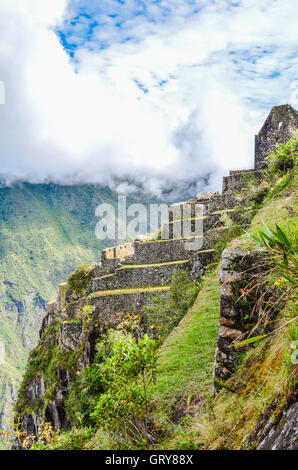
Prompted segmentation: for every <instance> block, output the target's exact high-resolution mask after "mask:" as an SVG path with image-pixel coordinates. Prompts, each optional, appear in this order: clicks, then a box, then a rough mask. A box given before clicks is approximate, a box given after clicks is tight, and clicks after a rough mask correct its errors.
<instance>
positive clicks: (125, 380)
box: [91, 335, 157, 443]
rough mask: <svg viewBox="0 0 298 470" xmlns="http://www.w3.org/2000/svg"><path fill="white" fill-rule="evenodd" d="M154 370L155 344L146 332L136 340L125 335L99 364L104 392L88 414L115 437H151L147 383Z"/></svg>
mask: <svg viewBox="0 0 298 470" xmlns="http://www.w3.org/2000/svg"><path fill="white" fill-rule="evenodd" d="M156 371H157V352H156V343H155V341H154V340H153V339H152V338H150V337H149V336H148V335H145V336H144V338H142V339H140V340H139V342H136V340H135V339H134V338H132V337H129V336H126V337H123V338H121V339H120V340H118V341H116V343H115V344H114V346H113V348H112V355H111V356H110V357H109V358H108V359H106V360H105V362H104V363H103V364H102V365H101V366H100V376H101V383H102V386H103V389H104V393H103V394H102V395H101V396H100V397H99V400H98V402H97V404H96V406H95V410H94V412H93V413H92V415H91V416H92V418H94V419H95V420H96V423H97V424H98V425H99V426H100V427H102V428H103V429H105V430H106V431H108V432H111V433H112V434H113V435H114V437H116V438H118V440H119V439H120V440H125V441H127V440H132V441H133V442H134V443H136V442H139V441H140V440H145V442H148V441H150V440H151V439H152V437H151V436H150V434H149V433H148V418H149V396H148V385H149V383H150V381H152V380H154V379H155V376H156Z"/></svg>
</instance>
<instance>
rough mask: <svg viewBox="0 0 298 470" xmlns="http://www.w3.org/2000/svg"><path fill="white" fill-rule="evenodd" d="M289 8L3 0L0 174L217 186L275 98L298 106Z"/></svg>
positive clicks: (244, 154) (246, 155)
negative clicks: (3, 97) (2, 102)
mask: <svg viewBox="0 0 298 470" xmlns="http://www.w3.org/2000/svg"><path fill="white" fill-rule="evenodd" d="M294 7H295V5H294V1H293V0H275V1H272V0H267V1H266V0H265V1H263V2H258V1H256V0H243V1H238V2H230V1H225V0H215V1H204V0H203V1H195V0H194V1H191V2H190V1H187V0H171V1H169V0H163V1H156V0H154V1H153V0H148V1H146V2H140V1H136V0H128V1H125V2H124V1H121V2H120V1H116V0H101V1H90V0H80V1H76V0H75V1H67V0H51V1H43V2H41V1H40V0H9V2H7V0H0V81H2V82H3V83H4V85H5V104H4V105H0V174H1V175H2V179H3V178H4V177H5V178H6V179H7V181H13V180H15V179H25V180H28V181H31V182H42V181H49V180H52V181H56V182H60V183H61V182H64V183H68V182H88V183H104V184H106V183H108V184H111V185H112V184H113V181H115V180H119V179H120V180H125V179H127V178H129V181H130V183H129V184H125V183H124V184H123V183H122V185H121V190H122V191H125V190H126V191H128V190H131V189H133V188H134V185H133V184H132V183H131V181H135V182H137V183H138V184H141V185H143V186H144V188H145V189H147V190H148V191H152V192H154V193H158V192H159V191H160V189H161V188H162V187H163V186H165V184H169V185H175V184H179V183H181V184H182V183H183V184H185V183H187V182H192V183H193V182H197V189H198V190H200V189H202V188H203V187H206V186H207V187H208V188H211V189H219V185H220V181H221V176H222V174H223V173H225V172H226V171H227V170H229V169H232V168H234V169H236V168H249V167H251V166H252V165H253V135H254V134H255V133H256V132H258V130H259V128H260V126H261V124H262V122H263V120H264V119H265V118H266V116H267V113H268V112H269V110H270V108H271V106H272V105H275V104H281V103H287V102H290V103H291V104H293V105H297V89H298V86H297V85H298V82H297V62H298V60H297V54H296V53H297V48H296V44H297V32H296V24H295V23H296V21H295V15H294V14H293V13H294V10H295V8H294ZM295 48H296V50H295ZM129 188H130V189H129Z"/></svg>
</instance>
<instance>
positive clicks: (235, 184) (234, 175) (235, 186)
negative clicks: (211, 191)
mask: <svg viewBox="0 0 298 470" xmlns="http://www.w3.org/2000/svg"><path fill="white" fill-rule="evenodd" d="M246 175H251V176H253V177H254V178H256V179H257V180H261V179H262V174H261V172H260V171H256V170H242V171H230V175H229V176H224V177H223V186H222V192H223V193H226V192H227V191H231V192H235V191H240V190H241V189H243V185H244V181H243V177H244V178H245V176H246Z"/></svg>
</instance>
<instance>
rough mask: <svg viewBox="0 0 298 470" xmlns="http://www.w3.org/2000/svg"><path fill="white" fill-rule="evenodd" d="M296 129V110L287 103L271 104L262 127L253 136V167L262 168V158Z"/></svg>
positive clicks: (297, 124)
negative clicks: (271, 106)
mask: <svg viewBox="0 0 298 470" xmlns="http://www.w3.org/2000/svg"><path fill="white" fill-rule="evenodd" d="M297 129H298V112H297V110H296V109H294V108H293V107H292V106H291V105H289V104H282V105H280V106H273V108H272V109H271V111H270V113H269V115H268V117H267V119H266V121H265V122H264V124H263V127H262V129H261V130H260V132H259V133H258V135H256V136H255V169H257V170H259V169H262V168H264V166H265V161H264V158H265V157H266V156H267V155H268V154H269V153H270V152H271V151H272V150H274V149H275V148H276V147H277V146H278V144H281V143H285V142H287V141H288V140H289V139H290V138H291V137H292V136H293V135H294V133H295V131H296V130H297Z"/></svg>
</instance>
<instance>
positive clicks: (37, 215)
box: [0, 183, 136, 428]
mask: <svg viewBox="0 0 298 470" xmlns="http://www.w3.org/2000/svg"><path fill="white" fill-rule="evenodd" d="M101 202H105V203H110V204H112V205H113V206H114V207H116V204H117V193H115V192H113V191H111V190H110V189H109V188H107V187H102V186H98V185H74V186H59V185H55V184H28V183H18V184H14V185H12V186H10V187H3V186H2V187H1V186H0V340H1V341H3V342H4V343H5V348H6V361H5V364H4V365H1V366H0V402H1V406H0V428H1V427H4V426H7V425H8V424H9V420H10V419H11V418H12V401H13V400H14V399H15V396H16V391H17V385H18V383H19V381H20V379H21V375H22V373H23V372H24V369H25V364H26V360H27V352H28V350H30V349H32V348H33V347H34V346H35V345H36V343H37V339H38V331H39V328H40V324H41V320H42V318H43V317H44V315H45V305H46V302H48V301H50V300H52V298H54V297H56V290H57V285H58V284H59V283H60V282H62V281H63V280H64V279H65V278H66V277H67V276H68V275H69V274H70V273H71V272H72V271H73V270H74V268H75V267H76V266H77V265H78V264H80V263H88V264H91V263H94V262H96V261H99V258H100V251H101V249H102V248H104V247H105V246H110V245H112V244H113V241H111V240H106V241H100V240H98V239H97V238H96V237H95V226H96V223H97V221H98V220H97V219H96V217H95V208H96V206H97V205H98V204H100V203H101ZM129 202H136V200H135V199H133V198H130V200H128V203H129Z"/></svg>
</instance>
